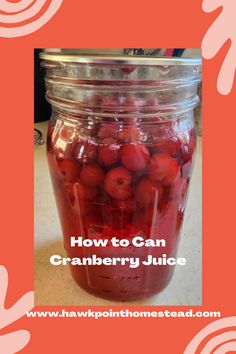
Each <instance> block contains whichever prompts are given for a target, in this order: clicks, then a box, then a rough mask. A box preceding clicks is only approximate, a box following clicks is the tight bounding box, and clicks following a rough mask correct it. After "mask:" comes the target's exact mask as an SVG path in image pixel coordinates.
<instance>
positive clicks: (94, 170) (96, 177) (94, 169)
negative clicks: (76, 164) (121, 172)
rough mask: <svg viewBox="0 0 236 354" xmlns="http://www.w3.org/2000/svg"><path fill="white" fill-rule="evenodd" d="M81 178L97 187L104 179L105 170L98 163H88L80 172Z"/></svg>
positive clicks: (90, 185)
mask: <svg viewBox="0 0 236 354" xmlns="http://www.w3.org/2000/svg"><path fill="white" fill-rule="evenodd" d="M80 180H81V181H82V182H83V183H84V184H85V185H86V186H89V187H97V186H99V184H101V183H102V182H103V180H104V171H103V169H102V168H101V167H100V166H98V165H87V166H85V167H84V168H83V170H82V171H81V173H80Z"/></svg>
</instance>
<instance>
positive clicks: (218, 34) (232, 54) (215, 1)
mask: <svg viewBox="0 0 236 354" xmlns="http://www.w3.org/2000/svg"><path fill="white" fill-rule="evenodd" d="M219 7H222V10H221V12H220V14H219V15H218V17H217V18H216V19H215V21H214V22H213V23H212V25H211V26H210V28H209V29H208V30H207V32H206V34H205V36H204V38H203V41H202V54H203V56H204V58H206V59H211V58H213V57H214V56H215V55H217V53H218V51H219V50H220V49H221V48H222V47H223V45H224V44H225V43H226V42H227V41H230V46H229V50H228V53H227V54H226V56H225V58H224V60H223V63H222V66H221V69H220V72H219V76H218V80H217V89H218V91H219V92H220V93H221V94H222V95H228V94H229V93H230V91H231V90H232V87H233V82H234V77H235V70H236V26H235V12H236V1H235V0H203V3H202V8H203V10H204V11H205V12H212V11H215V10H217V9H218V8H219Z"/></svg>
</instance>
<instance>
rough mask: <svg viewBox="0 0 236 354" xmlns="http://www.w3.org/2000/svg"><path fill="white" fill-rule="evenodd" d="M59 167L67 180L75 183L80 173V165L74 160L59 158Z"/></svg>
mask: <svg viewBox="0 0 236 354" xmlns="http://www.w3.org/2000/svg"><path fill="white" fill-rule="evenodd" d="M58 165H59V169H60V171H61V174H62V176H63V179H64V180H65V181H66V182H69V183H74V182H76V181H77V180H78V178H79V175H80V165H79V164H78V163H77V162H76V161H74V160H59V161H58Z"/></svg>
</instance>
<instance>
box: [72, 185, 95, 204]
mask: <svg viewBox="0 0 236 354" xmlns="http://www.w3.org/2000/svg"><path fill="white" fill-rule="evenodd" d="M75 188H76V193H77V196H78V198H79V199H80V200H90V199H93V198H94V197H95V196H96V195H97V192H98V191H97V188H95V187H88V186H86V185H85V184H83V183H81V182H77V183H76V184H75Z"/></svg>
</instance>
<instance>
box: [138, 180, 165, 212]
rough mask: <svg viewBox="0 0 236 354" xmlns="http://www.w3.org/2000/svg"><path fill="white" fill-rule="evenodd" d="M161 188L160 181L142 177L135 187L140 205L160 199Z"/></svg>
mask: <svg viewBox="0 0 236 354" xmlns="http://www.w3.org/2000/svg"><path fill="white" fill-rule="evenodd" d="M162 193H163V188H162V186H161V184H160V183H158V182H157V183H154V182H152V181H150V180H149V179H148V178H145V177H144V178H143V179H142V180H141V181H140V182H139V183H138V185H137V186H136V189H135V197H136V200H137V202H138V204H139V206H141V207H147V206H148V205H150V204H154V203H155V200H157V203H158V202H159V201H160V200H161V197H162Z"/></svg>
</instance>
